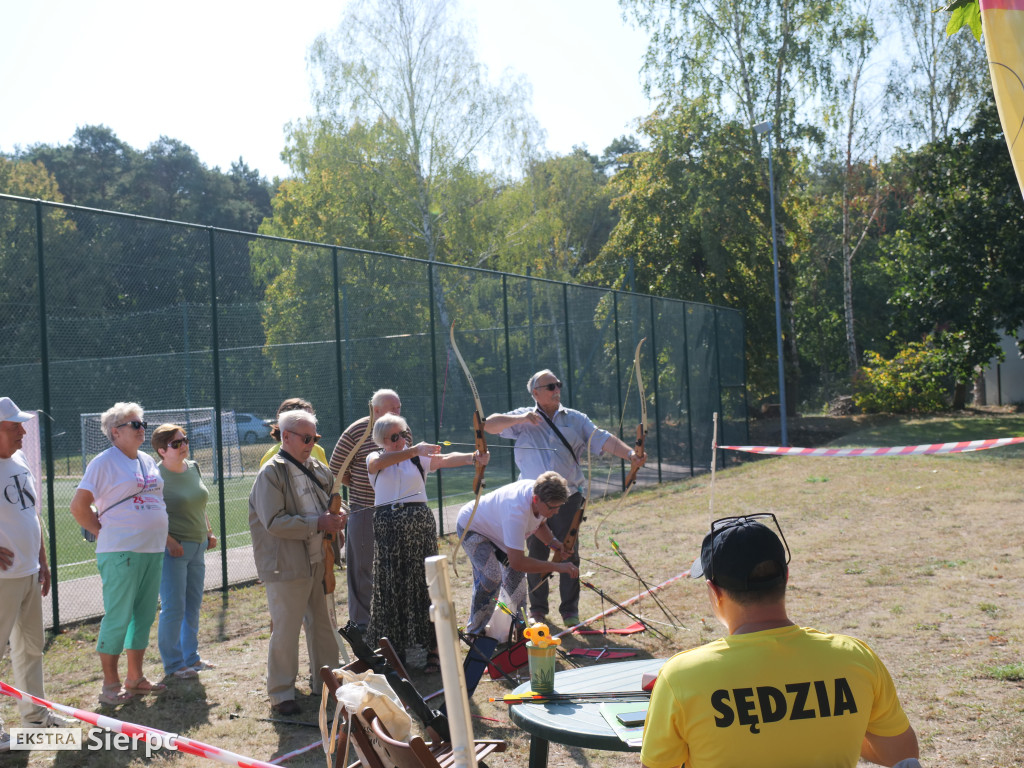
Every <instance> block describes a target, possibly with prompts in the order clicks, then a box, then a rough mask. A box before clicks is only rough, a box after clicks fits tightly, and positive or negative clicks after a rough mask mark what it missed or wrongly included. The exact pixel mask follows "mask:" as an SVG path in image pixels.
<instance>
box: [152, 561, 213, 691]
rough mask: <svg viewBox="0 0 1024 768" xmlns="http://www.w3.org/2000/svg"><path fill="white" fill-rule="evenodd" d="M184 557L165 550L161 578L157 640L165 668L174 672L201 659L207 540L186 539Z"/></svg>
mask: <svg viewBox="0 0 1024 768" xmlns="http://www.w3.org/2000/svg"><path fill="white" fill-rule="evenodd" d="M181 547H182V549H184V550H185V552H184V554H182V556H181V557H171V556H170V554H169V553H168V552H167V551H166V550H165V551H164V569H163V576H162V578H161V580H160V626H159V628H158V629H157V643H158V645H159V647H160V659H161V661H163V664H164V672H165V673H167V674H168V675H169V674H172V673H173V672H176V671H177V670H179V669H181V668H183V667H191V666H193V665H195V664H198V663H199V606H200V605H201V604H202V602H203V581H204V578H205V577H206V542H205V541H183V542H181Z"/></svg>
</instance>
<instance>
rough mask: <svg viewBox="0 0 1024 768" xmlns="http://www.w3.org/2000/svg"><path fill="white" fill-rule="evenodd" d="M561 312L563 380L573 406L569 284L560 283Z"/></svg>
mask: <svg viewBox="0 0 1024 768" xmlns="http://www.w3.org/2000/svg"><path fill="white" fill-rule="evenodd" d="M562 314H563V315H564V316H565V381H566V385H567V387H566V388H567V389H568V390H569V407H570V408H573V407H575V405H574V401H575V400H576V393H575V392H574V389H575V387H573V381H572V379H573V377H572V336H571V334H570V332H569V326H570V323H569V284H568V283H562Z"/></svg>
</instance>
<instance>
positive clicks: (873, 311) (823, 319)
mask: <svg viewBox="0 0 1024 768" xmlns="http://www.w3.org/2000/svg"><path fill="white" fill-rule="evenodd" d="M884 184H885V182H884V177H883V176H882V173H881V168H880V167H879V166H878V165H877V164H875V163H872V162H858V163H853V164H851V165H850V166H849V167H847V166H846V163H845V162H844V161H843V160H840V159H837V161H835V162H832V163H828V164H825V163H822V164H820V165H819V166H818V167H816V168H814V169H813V170H812V171H811V172H810V173H809V174H808V178H807V181H806V182H805V183H804V184H803V185H801V187H800V189H799V192H798V194H794V195H793V197H792V198H791V202H792V207H793V210H794V221H795V224H796V226H795V227H794V230H793V262H794V265H795V267H796V269H795V285H794V298H793V307H794V311H793V315H794V320H795V325H796V332H797V346H798V348H799V350H800V363H801V370H803V371H804V372H805V377H806V378H805V380H804V382H803V385H804V386H803V387H802V390H803V391H804V393H805V397H806V398H807V399H808V400H813V401H815V402H818V401H824V400H829V399H831V398H832V397H833V396H834V395H837V394H842V393H846V392H848V391H849V389H848V387H849V383H850V378H851V376H852V375H854V374H855V373H856V372H857V370H858V369H859V367H860V364H859V362H858V363H857V365H856V367H854V368H853V369H852V370H851V341H852V342H853V343H854V344H855V345H856V346H855V347H854V348H855V349H856V350H858V352H859V350H860V349H861V348H865V347H866V348H869V349H874V350H875V351H876V352H881V353H888V352H889V351H890V350H889V346H888V342H887V341H886V336H887V335H888V334H889V332H890V331H891V330H892V321H893V309H892V307H890V306H889V305H888V298H889V295H890V291H891V288H892V286H891V284H890V280H889V276H888V274H887V272H886V270H885V267H884V265H883V263H882V254H881V252H880V250H879V248H878V242H879V238H880V237H881V233H882V221H883V219H884V218H885V214H886V212H887V211H888V210H889V206H890V204H889V203H888V198H887V197H885V188H884V187H883V185H884ZM854 260H856V269H854V265H855V264H854ZM847 281H849V282H847ZM854 308H856V313H855V314H854V311H853V310H854ZM848 311H849V314H847V312H848ZM851 320H855V335H854V336H851V335H850V332H849V322H850V321H851Z"/></svg>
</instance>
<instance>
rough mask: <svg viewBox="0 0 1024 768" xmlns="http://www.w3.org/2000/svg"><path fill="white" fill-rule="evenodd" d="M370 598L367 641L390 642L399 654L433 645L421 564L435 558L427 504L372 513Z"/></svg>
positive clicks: (396, 506)
mask: <svg viewBox="0 0 1024 768" xmlns="http://www.w3.org/2000/svg"><path fill="white" fill-rule="evenodd" d="M373 536H374V543H373V598H372V600H371V602H370V624H369V626H368V627H367V630H366V635H367V637H366V639H367V642H368V643H371V644H372V645H371V647H376V643H378V642H379V641H380V638H382V637H386V638H387V639H388V640H390V641H391V644H392V645H393V646H394V647H395V650H396V651H398V653H400V654H402V655H404V654H405V653H406V649H408V648H410V647H411V646H415V645H419V646H422V647H424V648H427V649H430V648H433V647H434V646H436V645H437V637H436V635H435V634H434V625H433V623H432V622H431V621H430V594H429V592H428V590H427V574H426V569H425V567H424V565H423V561H424V560H425V559H426V558H428V557H431V556H433V555H436V554H437V529H436V528H435V523H434V515H433V513H432V512H431V511H430V508H429V507H428V506H427V505H426V504H422V503H412V504H393V505H391V506H388V507H385V508H384V509H378V510H376V511H375V512H374V514H373Z"/></svg>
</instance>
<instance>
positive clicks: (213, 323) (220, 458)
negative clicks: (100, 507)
mask: <svg viewBox="0 0 1024 768" xmlns="http://www.w3.org/2000/svg"><path fill="white" fill-rule="evenodd" d="M206 232H207V235H208V238H207V240H208V242H209V244H210V334H211V335H212V336H213V339H212V340H211V345H210V351H211V354H212V355H213V414H214V416H213V428H214V430H216V431H215V432H214V433H213V434H215V435H216V436H217V501H218V503H219V504H220V538H221V541H224V540H225V536H224V532H225V531H227V529H228V516H227V508H226V507H225V502H224V430H223V429H221V423H220V408H221V397H220V330H219V328H218V324H217V311H218V310H217V251H216V249H215V248H214V233H213V227H207V228H206ZM220 578H221V584H220V589H221V592H227V591H228V548H227V545H226V544H222V545H221V548H220Z"/></svg>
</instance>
